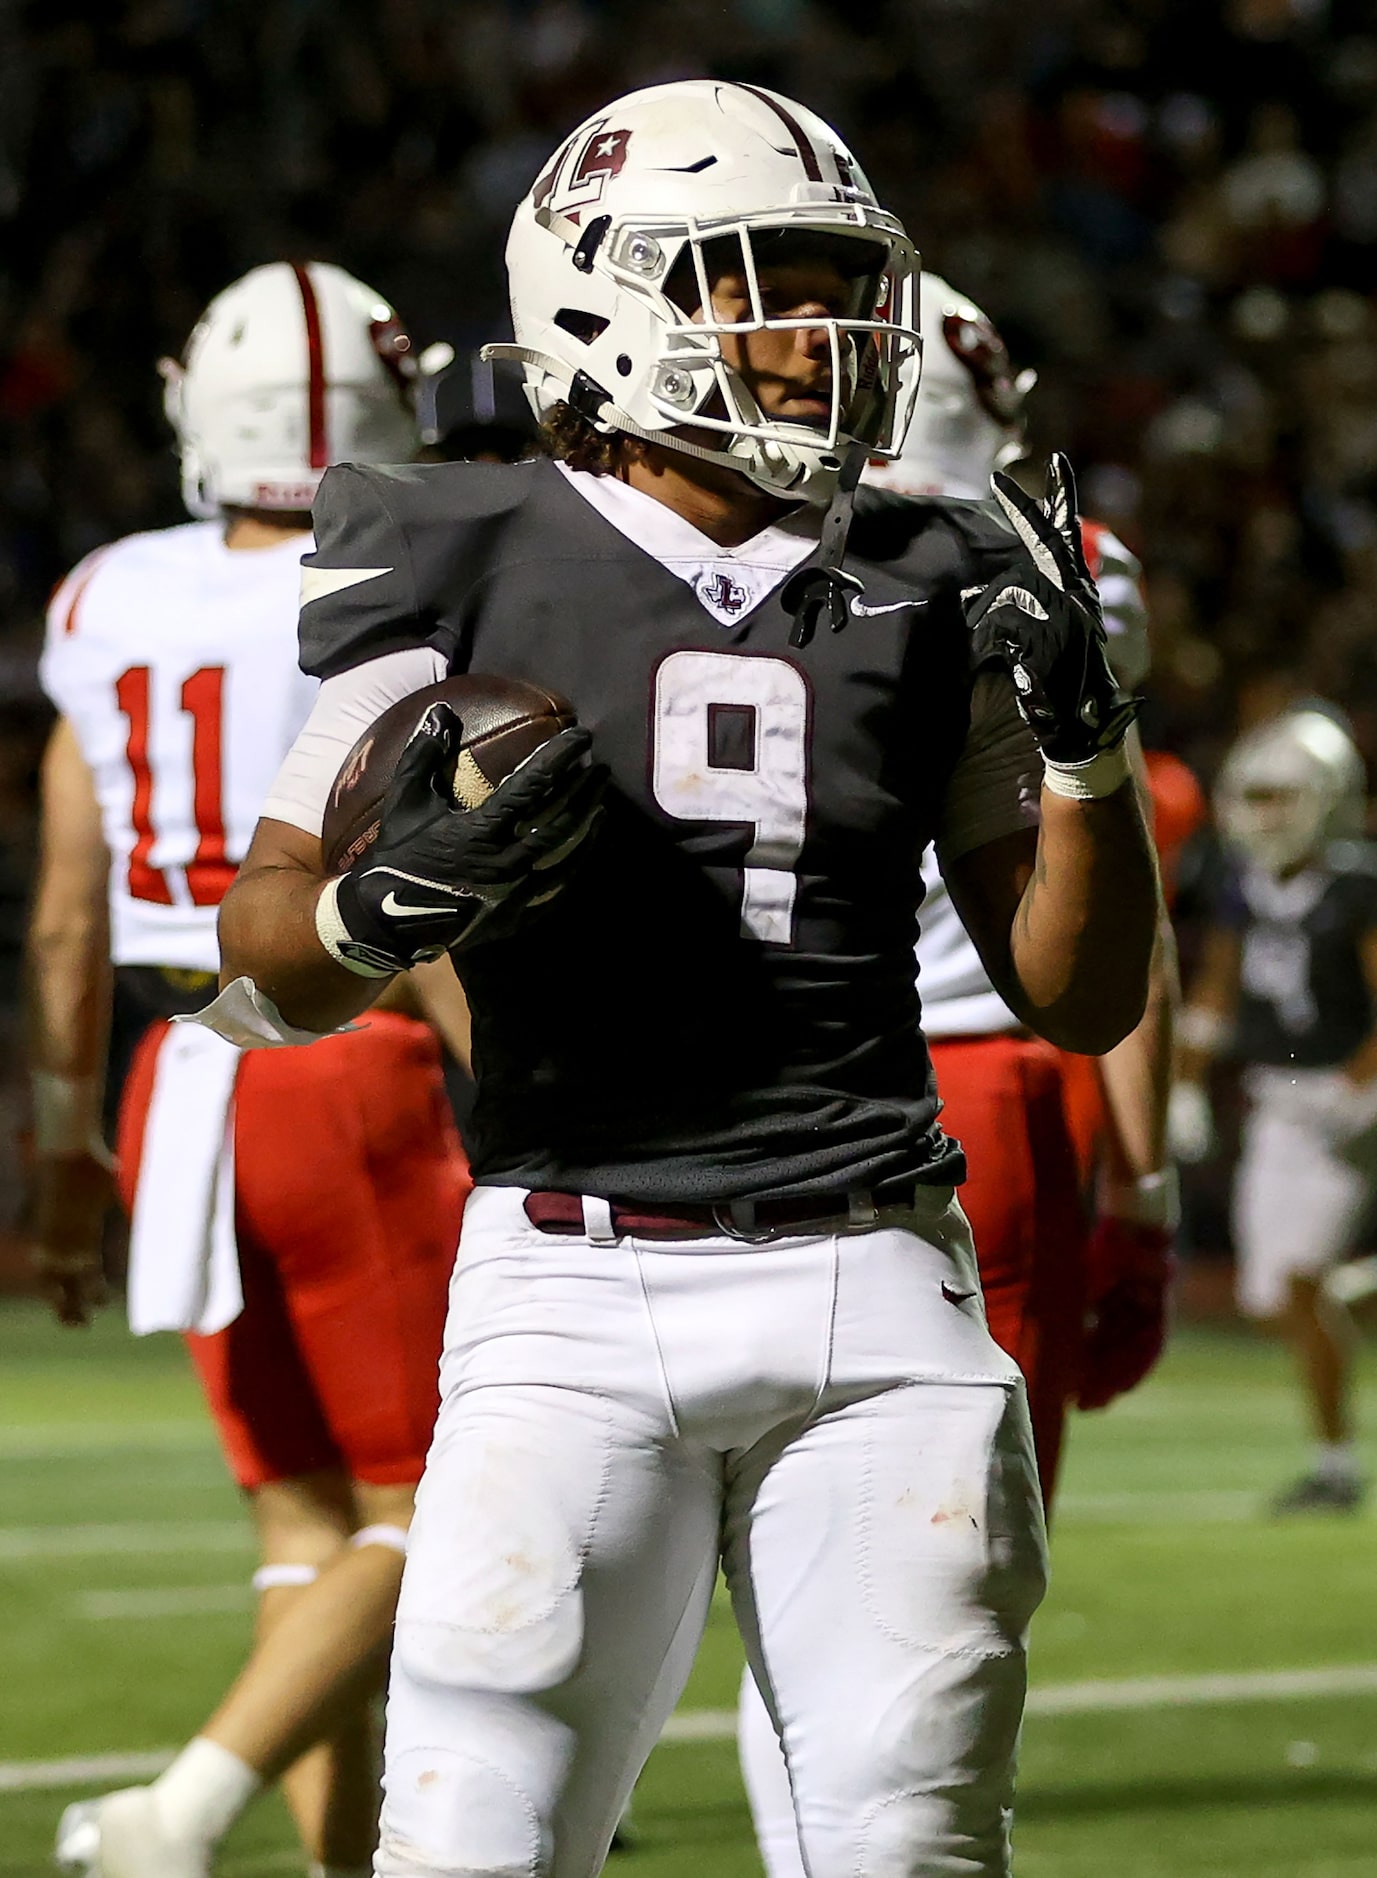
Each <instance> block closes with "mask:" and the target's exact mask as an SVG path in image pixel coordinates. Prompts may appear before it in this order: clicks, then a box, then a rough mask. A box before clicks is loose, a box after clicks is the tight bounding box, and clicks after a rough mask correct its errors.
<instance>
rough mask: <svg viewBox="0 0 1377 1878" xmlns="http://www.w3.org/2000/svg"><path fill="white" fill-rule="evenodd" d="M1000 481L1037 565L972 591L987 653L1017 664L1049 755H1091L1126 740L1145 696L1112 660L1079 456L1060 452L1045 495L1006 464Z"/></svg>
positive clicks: (998, 487)
mask: <svg viewBox="0 0 1377 1878" xmlns="http://www.w3.org/2000/svg"><path fill="white" fill-rule="evenodd" d="M990 484H991V487H992V488H993V490H994V493H995V497H996V499H997V500H998V502H999V505H1000V507H1001V508H1002V509H1003V511H1004V513H1005V514H1006V515H1007V516H1008V518H1009V521H1010V523H1011V524H1012V526H1013V529H1014V532H1015V534H1017V535H1018V537H1019V539H1020V540H1021V541H1022V543H1023V545H1024V547H1025V548H1026V549H1027V550H1028V554H1029V556H1030V558H1031V560H1032V563H1033V565H1032V567H1028V566H1026V565H1025V566H1022V567H1018V568H1014V569H1011V570H1010V571H1009V573H1007V574H1006V575H1004V576H1002V577H1001V578H1000V579H998V580H996V581H993V582H992V583H991V584H990V585H989V586H988V587H985V588H983V589H981V590H980V591H979V592H978V593H976V594H975V595H973V596H971V597H970V598H968V600H967V605H966V619H967V623H968V624H969V625H970V627H971V630H972V633H973V634H974V637H975V644H976V650H977V654H979V653H981V652H982V651H983V652H984V653H985V654H986V656H991V655H993V656H997V657H999V658H1001V659H1003V661H1004V663H1005V664H1006V665H1007V666H1008V667H1009V671H1010V674H1011V676H1012V678H1013V681H1014V691H1015V695H1016V696H1017V698H1018V708H1019V710H1020V711H1021V712H1022V713H1023V717H1024V721H1025V722H1026V724H1027V725H1028V728H1029V729H1030V730H1031V731H1032V733H1033V735H1034V737H1036V739H1037V741H1038V746H1039V748H1040V749H1041V751H1042V754H1043V755H1044V757H1046V759H1047V761H1048V762H1049V763H1088V762H1089V761H1090V760H1091V758H1092V757H1096V756H1098V755H1099V754H1100V752H1101V751H1102V750H1112V749H1113V748H1114V746H1115V745H1116V744H1119V743H1122V742H1123V739H1124V735H1125V733H1126V732H1127V730H1128V727H1129V725H1130V724H1131V723H1132V722H1133V720H1134V718H1135V717H1136V716H1137V714H1138V704H1139V700H1138V699H1137V698H1134V697H1131V696H1130V695H1129V693H1128V692H1126V691H1124V690H1122V689H1121V687H1120V685H1119V683H1118V681H1117V680H1116V678H1115V676H1114V674H1113V672H1112V671H1111V670H1110V665H1109V652H1108V641H1107V639H1106V637H1105V630H1104V615H1103V613H1102V612H1101V609H1100V596H1099V594H1098V592H1097V591H1096V588H1095V583H1094V581H1093V580H1092V579H1091V578H1090V570H1089V568H1088V567H1087V566H1086V564H1085V550H1084V548H1083V546H1082V544H1081V531H1080V524H1079V520H1078V517H1077V510H1076V481H1075V478H1074V476H1073V475H1072V474H1071V465H1070V464H1069V463H1068V462H1067V460H1066V458H1065V457H1064V456H1062V455H1061V454H1060V453H1058V454H1057V455H1055V456H1054V457H1053V458H1052V460H1051V462H1050V463H1049V464H1048V466H1047V496H1046V499H1045V500H1044V501H1042V502H1034V501H1033V499H1032V497H1031V496H1028V495H1025V494H1024V492H1023V490H1022V489H1020V488H1019V486H1018V484H1017V483H1016V482H1014V480H1013V479H1012V477H1009V476H1005V475H1003V474H1002V473H1001V472H999V471H996V472H995V474H994V475H993V476H992V477H991V479H990Z"/></svg>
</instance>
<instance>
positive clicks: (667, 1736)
mask: <svg viewBox="0 0 1377 1878" xmlns="http://www.w3.org/2000/svg"><path fill="white" fill-rule="evenodd" d="M1373 1693H1377V1663H1338V1664H1334V1665H1333V1666H1332V1667H1330V1668H1328V1669H1266V1670H1249V1671H1244V1672H1242V1673H1240V1674H1238V1675H1233V1676H1225V1675H1218V1676H1143V1677H1139V1678H1136V1679H1134V1680H1132V1681H1125V1682H1108V1681H1105V1682H1064V1683H1051V1684H1049V1685H1048V1686H1047V1687H1045V1688H1042V1689H1034V1690H1033V1691H1032V1692H1031V1693H1030V1695H1029V1697H1028V1713H1029V1714H1030V1715H1091V1714H1099V1713H1106V1712H1108V1711H1110V1710H1114V1709H1150V1708H1180V1707H1193V1706H1196V1705H1203V1704H1205V1703H1211V1702H1217V1703H1229V1702H1290V1701H1297V1700H1304V1699H1305V1698H1307V1697H1316V1696H1321V1697H1322V1696H1344V1695H1369V1694H1373ZM735 1733H736V1712H735V1710H734V1709H729V1708H704V1709H681V1710H680V1711H679V1713H678V1714H677V1715H672V1716H671V1717H670V1719H669V1722H668V1723H667V1725H666V1727H665V1732H664V1734H663V1736H662V1737H661V1739H662V1740H663V1741H664V1742H666V1743H670V1744H673V1743H676V1742H686V1741H689V1742H691V1741H730V1740H731V1739H732V1737H733V1736H734V1735H735ZM172 1755H173V1750H172V1749H171V1748H155V1749H152V1750H151V1751H149V1752H147V1753H143V1754H88V1755H77V1756H74V1757H73V1758H72V1759H70V1760H65V1761H0V1793H32V1792H36V1791H37V1790H39V1789H40V1788H53V1789H57V1788H62V1787H88V1786H90V1787H95V1786H109V1785H112V1784H113V1783H114V1782H116V1781H128V1780H150V1779H152V1778H153V1776H154V1775H155V1774H159V1773H161V1772H162V1770H163V1768H164V1767H166V1766H167V1764H168V1762H169V1761H170V1760H171V1759H172Z"/></svg>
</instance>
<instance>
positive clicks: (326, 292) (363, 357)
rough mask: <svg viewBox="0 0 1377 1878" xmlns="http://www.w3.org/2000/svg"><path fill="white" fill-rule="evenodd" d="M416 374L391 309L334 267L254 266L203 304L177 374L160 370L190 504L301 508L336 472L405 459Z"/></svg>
mask: <svg viewBox="0 0 1377 1878" xmlns="http://www.w3.org/2000/svg"><path fill="white" fill-rule="evenodd" d="M417 369H418V367H417V363H416V361H415V358H414V356H413V351H412V344H411V340H410V338H409V337H408V336H407V333H406V330H405V328H404V327H403V326H402V323H401V321H400V320H399V319H398V317H397V315H396V313H395V312H394V311H393V310H392V308H391V307H390V306H389V305H388V304H387V302H386V301H385V300H384V299H383V298H382V297H381V296H380V295H379V294H376V293H374V292H373V289H372V288H371V287H365V286H364V284H363V282H362V281H359V280H355V279H354V277H353V275H352V274H346V273H345V271H344V269H343V268H342V267H335V266H333V265H332V264H331V263H330V262H328V261H307V262H304V263H301V264H292V263H289V262H286V261H274V262H272V263H271V264H270V265H268V266H267V267H256V268H254V269H253V270H252V271H251V272H250V273H248V274H245V275H244V277H243V279H242V280H237V281H235V283H234V285H233V286H232V287H226V288H225V290H224V292H223V293H218V294H217V295H216V296H215V298H214V299H213V300H212V301H211V303H210V305H209V306H208V307H207V308H206V310H205V312H204V313H203V314H202V316H201V318H200V320H199V321H198V322H197V325H196V329H195V331H194V332H193V333H192V335H191V338H190V339H189V340H188V341H187V348H186V360H185V364H178V363H177V361H176V360H174V359H164V360H163V361H162V363H161V365H160V366H159V370H160V371H161V372H162V375H163V378H164V380H165V381H166V391H165V393H164V408H165V409H166V411H167V415H168V418H169V419H170V420H171V423H172V426H173V429H174V430H175V431H176V433H177V443H178V447H179V449H180V452H181V459H182V499H183V500H184V501H185V503H186V506H187V508H188V509H189V510H190V511H191V513H192V514H193V515H196V516H200V517H202V518H209V517H211V516H215V515H218V514H219V513H220V512H221V511H222V510H223V509H225V508H245V509H293V510H295V509H309V508H310V506H311V502H312V499H313V497H314V496H315V492H316V488H317V486H318V484H319V482H320V479H321V477H322V475H324V473H325V470H326V468H327V466H328V465H329V464H331V463H339V462H358V463H398V462H407V461H409V460H410V459H411V458H412V457H414V456H415V454H416V451H417V449H418V448H419V444H420V438H419V433H418V430H417V424H416V418H415V415H414V412H413V410H412V400H411V395H410V384H409V381H410V380H411V379H413V378H414V377H415V375H416V372H417Z"/></svg>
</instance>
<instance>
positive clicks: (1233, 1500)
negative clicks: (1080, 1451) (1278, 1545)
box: [1057, 1487, 1267, 1526]
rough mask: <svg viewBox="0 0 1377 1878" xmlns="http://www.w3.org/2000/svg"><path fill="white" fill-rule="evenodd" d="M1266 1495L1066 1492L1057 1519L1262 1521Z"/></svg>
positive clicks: (1205, 1490) (1183, 1490)
mask: <svg viewBox="0 0 1377 1878" xmlns="http://www.w3.org/2000/svg"><path fill="white" fill-rule="evenodd" d="M1266 1505H1267V1495H1266V1493H1265V1492H1264V1491H1263V1490H1262V1489H1259V1490H1258V1491H1257V1492H1252V1491H1251V1490H1250V1489H1248V1488H1246V1487H1243V1488H1236V1487H1224V1488H1216V1487H1177V1488H1169V1489H1167V1490H1165V1491H1163V1492H1160V1493H1152V1492H1145V1493H1134V1492H1131V1491H1130V1492H1121V1493H1064V1494H1061V1495H1060V1496H1059V1497H1058V1500H1057V1517H1058V1519H1068V1520H1074V1521H1076V1522H1077V1523H1078V1524H1079V1523H1081V1522H1084V1523H1085V1524H1087V1525H1089V1524H1096V1523H1099V1524H1106V1525H1144V1526H1158V1525H1176V1524H1180V1523H1183V1522H1184V1523H1186V1524H1194V1523H1195V1522H1196V1521H1200V1522H1202V1523H1205V1522H1208V1521H1213V1520H1228V1521H1231V1522H1232V1521H1235V1520H1245V1519H1260V1518H1261V1517H1262V1514H1263V1513H1264V1511H1265V1510H1266Z"/></svg>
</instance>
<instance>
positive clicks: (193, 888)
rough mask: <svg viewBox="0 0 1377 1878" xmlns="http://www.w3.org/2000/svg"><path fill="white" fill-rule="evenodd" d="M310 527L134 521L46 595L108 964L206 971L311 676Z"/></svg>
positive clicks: (55, 682)
mask: <svg viewBox="0 0 1377 1878" xmlns="http://www.w3.org/2000/svg"><path fill="white" fill-rule="evenodd" d="M310 545H311V541H310V536H309V535H304V534H303V535H293V536H291V537H289V538H288V539H287V540H286V541H284V542H283V543H282V544H281V545H279V546H277V547H272V548H258V549H239V550H230V549H228V548H226V546H225V543H224V529H223V524H221V523H219V522H196V523H191V524H189V525H187V526H184V527H181V528H167V529H162V530H159V531H158V532H156V533H153V534H146V535H130V536H128V537H127V538H126V539H125V540H123V541H117V542H114V543H113V544H112V545H111V546H110V547H107V548H100V549H97V551H96V552H95V553H94V554H91V555H88V556H87V558H86V559H85V560H84V561H83V562H81V564H80V565H79V566H78V567H76V568H75V569H74V570H73V571H72V573H71V574H69V575H68V577H67V579H66V580H65V581H63V583H62V585H61V586H60V587H59V588H58V590H57V593H56V594H55V595H54V597H53V602H52V605H51V607H50V609H49V612H48V635H47V643H46V645H45V648H44V652H43V662H42V666H41V677H42V681H43V688H44V690H45V691H46V692H47V693H48V696H49V697H50V698H51V699H52V701H53V703H54V704H55V705H56V707H57V709H58V710H59V711H61V713H62V714H63V716H64V717H66V718H67V719H68V721H69V722H70V723H71V725H72V728H73V730H74V731H75V733H76V737H77V741H78V743H79V744H80V746H81V752H82V755H83V756H84V757H85V759H86V762H87V764H88V766H89V768H90V770H91V774H92V776H93V778H94V780H95V786H96V795H97V797H98V799H99V802H100V811H101V817H102V820H103V823H104V828H105V840H106V845H107V846H108V848H109V850H110V938H111V953H112V956H113V958H114V961H115V963H116V964H117V965H171V966H179V967H183V968H188V969H194V970H201V971H214V970H215V968H216V966H217V964H218V952H217V948H216V943H215V917H216V910H217V908H218V907H219V904H220V901H221V900H222V899H223V898H224V895H225V891H226V889H227V888H228V886H229V883H230V881H231V880H232V879H233V878H234V872H235V869H236V868H237V867H238V865H239V863H240V861H242V860H243V858H244V854H245V851H246V850H247V848H248V844H249V839H250V837H251V836H252V834H253V829H254V823H255V821H256V820H257V818H258V814H259V811H260V809H261V807H262V804H263V800H264V798H265V796H266V795H267V793H268V787H269V785H270V784H271V782H272V780H273V777H274V776H275V775H276V773H277V770H278V766H279V765H280V764H281V762H282V758H283V756H284V754H285V753H286V751H287V750H288V749H289V748H290V746H291V744H292V743H293V741H294V740H295V737H296V734H297V732H298V731H299V730H300V728H301V726H302V724H303V723H304V721H305V719H306V716H307V714H308V712H309V711H310V708H311V704H312V702H313V700H314V698H315V693H316V690H317V685H316V681H315V680H314V679H311V678H307V677H306V676H305V675H304V674H303V673H302V672H301V671H300V670H299V668H298V666H297V662H296V618H297V597H298V590H299V587H300V581H301V568H300V562H301V557H302V555H303V554H304V553H305V552H306V550H307V549H308V548H309V547H310Z"/></svg>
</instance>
